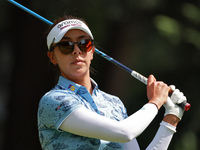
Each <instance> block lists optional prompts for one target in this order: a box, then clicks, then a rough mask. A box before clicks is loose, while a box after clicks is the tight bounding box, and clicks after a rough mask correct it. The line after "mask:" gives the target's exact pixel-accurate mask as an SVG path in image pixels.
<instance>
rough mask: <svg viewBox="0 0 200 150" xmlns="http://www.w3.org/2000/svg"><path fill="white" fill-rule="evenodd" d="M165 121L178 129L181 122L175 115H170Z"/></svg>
mask: <svg viewBox="0 0 200 150" xmlns="http://www.w3.org/2000/svg"><path fill="white" fill-rule="evenodd" d="M163 121H165V122H167V123H169V124H171V125H173V126H175V127H176V126H177V125H178V122H179V121H180V119H179V118H178V117H177V116H175V115H172V114H168V115H166V116H165V117H164V118H163Z"/></svg>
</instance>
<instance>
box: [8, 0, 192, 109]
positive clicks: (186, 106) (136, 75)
mask: <svg viewBox="0 0 200 150" xmlns="http://www.w3.org/2000/svg"><path fill="white" fill-rule="evenodd" d="M8 1H9V2H11V3H12V4H14V5H16V6H17V7H19V8H21V9H23V10H24V11H26V12H28V13H29V14H31V15H33V16H35V17H36V18H38V19H40V20H42V21H43V22H45V23H47V24H49V25H52V24H53V23H52V22H51V21H49V20H47V19H45V18H44V17H42V16H40V15H39V14H37V13H35V12H33V11H32V10H30V9H28V8H26V7H24V6H23V5H21V4H19V3H18V2H16V1H14V0H8ZM95 53H97V54H99V55H100V56H102V57H103V58H105V59H107V60H108V61H110V62H111V63H113V64H115V65H116V66H118V67H120V68H121V69H123V70H125V71H126V72H128V73H130V74H131V76H133V77H134V78H136V79H138V80H139V81H141V82H142V83H144V84H146V85H147V78H146V77H144V76H143V75H141V74H139V73H138V72H136V71H134V70H131V69H130V68H128V67H126V66H124V65H123V64H121V63H120V62H118V61H117V60H115V59H113V58H112V57H110V56H108V55H106V54H105V53H103V52H101V51H99V50H98V49H96V48H95ZM178 105H179V106H180V107H181V108H182V109H183V110H185V111H188V110H189V109H190V107H191V105H190V104H189V103H187V102H182V103H180V104H178Z"/></svg>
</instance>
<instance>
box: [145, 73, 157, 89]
mask: <svg viewBox="0 0 200 150" xmlns="http://www.w3.org/2000/svg"><path fill="white" fill-rule="evenodd" d="M153 82H156V78H155V77H154V76H153V75H150V76H149V78H148V81H147V85H148V86H150V85H151V84H152V83H153Z"/></svg>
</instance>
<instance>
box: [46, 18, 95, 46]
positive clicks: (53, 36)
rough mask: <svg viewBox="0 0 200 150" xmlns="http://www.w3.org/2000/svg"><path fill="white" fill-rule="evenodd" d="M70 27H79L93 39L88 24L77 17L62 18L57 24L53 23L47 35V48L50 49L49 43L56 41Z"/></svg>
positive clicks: (70, 28)
mask: <svg viewBox="0 0 200 150" xmlns="http://www.w3.org/2000/svg"><path fill="white" fill-rule="evenodd" d="M72 29H79V30H82V31H84V32H85V33H87V34H88V35H89V36H90V37H91V39H92V40H94V37H93V35H92V32H91V31H90V29H89V28H88V26H87V25H86V24H85V23H84V22H82V21H80V20H78V19H69V20H64V21H62V22H59V23H58V24H57V25H55V26H54V27H53V28H52V29H51V31H50V32H49V34H48V36H47V46H48V49H49V50H50V47H51V44H52V43H58V42H59V41H60V40H61V39H62V38H63V36H64V35H65V34H66V33H67V32H68V31H69V30H72Z"/></svg>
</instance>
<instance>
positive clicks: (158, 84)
mask: <svg viewBox="0 0 200 150" xmlns="http://www.w3.org/2000/svg"><path fill="white" fill-rule="evenodd" d="M169 90H170V87H168V85H167V84H165V83H164V82H162V81H156V78H155V77H154V76H153V75H150V76H149V78H148V82H147V97H148V99H149V102H152V103H154V104H156V105H157V106H158V108H160V107H161V106H162V105H163V104H164V103H166V101H167V97H168V93H169Z"/></svg>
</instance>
